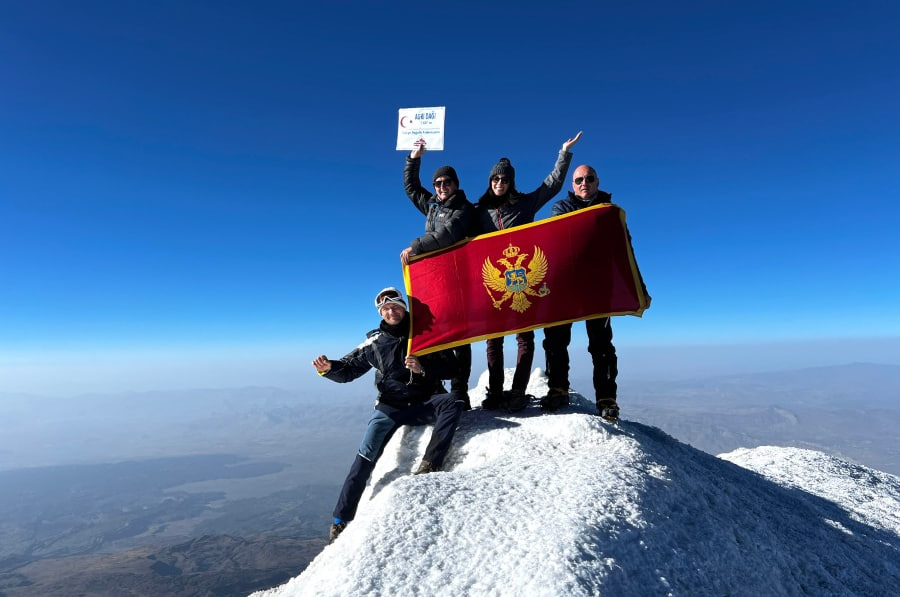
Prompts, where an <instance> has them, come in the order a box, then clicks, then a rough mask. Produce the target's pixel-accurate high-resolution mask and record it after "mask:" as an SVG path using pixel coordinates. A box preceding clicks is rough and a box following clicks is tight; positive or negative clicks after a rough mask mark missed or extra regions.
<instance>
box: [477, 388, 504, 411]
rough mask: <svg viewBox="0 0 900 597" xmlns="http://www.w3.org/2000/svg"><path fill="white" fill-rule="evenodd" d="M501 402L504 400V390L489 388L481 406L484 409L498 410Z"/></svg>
mask: <svg viewBox="0 0 900 597" xmlns="http://www.w3.org/2000/svg"><path fill="white" fill-rule="evenodd" d="M501 402H503V392H494V391H491V390H487V391H486V392H485V396H484V400H482V401H481V408H483V409H484V410H497V409H498V408H500V403H501Z"/></svg>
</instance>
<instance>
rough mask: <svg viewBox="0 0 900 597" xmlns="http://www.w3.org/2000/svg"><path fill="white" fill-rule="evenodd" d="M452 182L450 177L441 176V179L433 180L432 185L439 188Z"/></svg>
mask: <svg viewBox="0 0 900 597" xmlns="http://www.w3.org/2000/svg"><path fill="white" fill-rule="evenodd" d="M452 184H453V179H452V178H441V179H438V180H436V181H434V187H435V188H436V189H438V188H441V187H449V186H451V185H452Z"/></svg>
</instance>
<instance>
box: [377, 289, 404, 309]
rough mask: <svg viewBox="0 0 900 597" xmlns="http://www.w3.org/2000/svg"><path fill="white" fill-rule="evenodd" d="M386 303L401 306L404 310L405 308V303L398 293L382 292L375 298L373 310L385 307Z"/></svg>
mask: <svg viewBox="0 0 900 597" xmlns="http://www.w3.org/2000/svg"><path fill="white" fill-rule="evenodd" d="M388 303H394V304H396V305H403V307H404V308H405V307H406V301H404V300H403V297H402V296H400V293H398V292H393V291H391V292H384V293H382V294H379V295H378V296H377V297H376V298H375V308H376V309H381V308H382V307H383V306H385V305H387V304H388Z"/></svg>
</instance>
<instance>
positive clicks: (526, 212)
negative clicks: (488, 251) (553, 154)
mask: <svg viewBox="0 0 900 597" xmlns="http://www.w3.org/2000/svg"><path fill="white" fill-rule="evenodd" d="M571 162H572V153H571V152H568V151H562V150H560V152H559V156H558V157H557V158H556V163H555V164H554V165H553V171H551V172H550V174H548V175H547V178H545V179H544V182H542V183H541V186H539V187H538V188H536V189H535V190H534V191H532V192H530V193H527V194H523V193H520V192H518V191H511V192H510V193H509V194H508V195H507V196H506V197H504V198H502V199H501V198H498V197H497V196H496V195H494V194H493V193H492V192H491V187H490V181H488V190H487V192H486V193H485V194H484V195H482V196H481V199H479V200H478V204H477V205H476V206H475V211H476V215H477V218H478V225H479V227H480V233H485V232H494V231H495V230H503V229H505V228H511V227H512V226H519V225H521V224H528V223H531V222H534V216H535V214H536V213H537V212H538V211H539V210H540V209H541V208H542V207H544V205H546V204H547V202H548V201H550V200H551V199H553V198H554V197H555V196H556V195H557V194H558V193H559V191H560V189H562V186H563V183H565V181H566V174H568V172H569V164H570V163H571Z"/></svg>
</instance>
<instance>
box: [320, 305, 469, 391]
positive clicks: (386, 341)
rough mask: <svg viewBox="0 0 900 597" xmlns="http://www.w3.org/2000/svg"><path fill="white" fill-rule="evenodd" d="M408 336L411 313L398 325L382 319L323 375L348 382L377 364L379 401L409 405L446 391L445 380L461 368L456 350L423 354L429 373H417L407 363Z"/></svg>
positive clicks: (423, 361)
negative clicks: (408, 367) (455, 354)
mask: <svg viewBox="0 0 900 597" xmlns="http://www.w3.org/2000/svg"><path fill="white" fill-rule="evenodd" d="M408 340H409V314H406V315H405V316H404V318H403V321H402V322H401V323H399V324H398V325H396V326H392V325H390V324H388V323H387V322H385V321H382V322H381V326H380V327H379V328H378V329H377V330H372V331H371V332H369V333H368V334H366V340H365V342H363V343H362V344H360V345H359V346H358V347H356V348H355V349H354V350H352V351H350V352H349V353H348V354H347V355H346V356H345V357H344V358H342V359H341V360H339V361H331V370H330V371H329V372H328V373H326V374H324V375H323V377H326V378H328V379H330V380H332V381H336V382H339V383H346V382H349V381H353V380H354V379H356V378H358V377H361V376H363V375H365V374H366V373H367V372H368V371H369V370H370V369H372V368H374V369H375V388H376V389H377V390H378V401H379V402H383V403H384V404H390V405H392V406H408V405H410V404H415V403H419V402H424V401H425V400H427V399H428V398H430V397H431V396H433V395H434V394H441V393H444V391H445V390H444V387H443V384H441V380H442V379H451V378H452V377H453V376H454V375H456V372H457V370H458V369H459V364H458V362H457V360H456V357H455V356H454V355H453V351H452V350H442V351H438V352H434V353H431V354H427V355H423V356H421V357H419V362H420V363H421V364H422V368H423V369H424V370H425V373H424V375H415V374H412V373H411V372H410V370H409V369H407V368H406V365H405V363H404V361H405V360H406V347H407V341H408Z"/></svg>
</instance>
